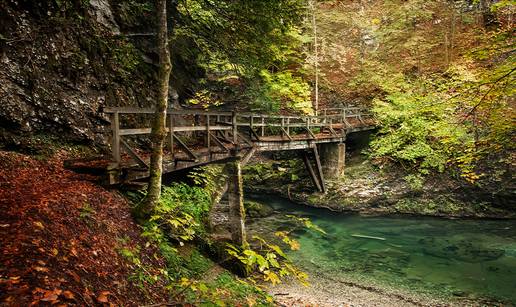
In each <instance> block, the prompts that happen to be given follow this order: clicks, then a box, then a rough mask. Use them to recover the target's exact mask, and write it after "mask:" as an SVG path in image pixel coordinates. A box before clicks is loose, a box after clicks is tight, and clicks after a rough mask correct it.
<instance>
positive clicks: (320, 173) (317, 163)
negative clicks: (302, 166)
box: [313, 144, 326, 193]
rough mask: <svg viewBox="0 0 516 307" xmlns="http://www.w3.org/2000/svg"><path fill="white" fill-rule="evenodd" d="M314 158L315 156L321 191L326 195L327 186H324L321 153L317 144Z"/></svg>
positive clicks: (314, 145) (314, 147)
mask: <svg viewBox="0 0 516 307" xmlns="http://www.w3.org/2000/svg"><path fill="white" fill-rule="evenodd" d="M313 150H314V156H315V166H316V168H317V176H318V177H319V182H320V183H321V190H322V192H323V193H326V185H325V184H324V175H323V171H322V165H321V160H320V159H319V151H318V150H317V144H313Z"/></svg>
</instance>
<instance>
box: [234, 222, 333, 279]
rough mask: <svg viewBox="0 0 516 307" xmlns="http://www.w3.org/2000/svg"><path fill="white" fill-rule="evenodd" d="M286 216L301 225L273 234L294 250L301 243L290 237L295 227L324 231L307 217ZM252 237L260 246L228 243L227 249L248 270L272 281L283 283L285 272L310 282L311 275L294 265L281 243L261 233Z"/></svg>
mask: <svg viewBox="0 0 516 307" xmlns="http://www.w3.org/2000/svg"><path fill="white" fill-rule="evenodd" d="M287 217H289V218H291V219H292V220H293V221H294V222H295V224H296V225H298V226H297V227H296V228H294V229H292V230H290V231H277V232H276V233H275V234H274V235H275V237H276V238H277V239H278V240H279V241H280V242H282V243H283V244H284V245H286V246H288V247H289V248H290V249H291V250H293V251H295V250H299V249H300V247H301V246H300V244H299V242H298V241H297V240H295V239H293V238H291V237H290V234H291V233H292V231H294V230H296V229H298V228H300V227H301V228H307V229H309V230H314V231H317V232H320V233H325V232H324V230H323V229H321V228H320V227H318V226H317V225H315V224H313V223H312V222H311V221H310V219H308V218H302V217H297V216H293V215H287ZM252 240H253V241H254V243H256V244H253V243H252V242H250V243H251V246H257V247H254V248H250V247H249V246H243V247H237V246H234V245H232V244H228V248H227V249H226V250H227V252H228V253H229V255H231V256H233V257H235V258H236V259H238V261H240V262H241V263H242V264H244V266H245V268H246V270H247V272H248V273H249V274H251V273H254V274H255V276H256V275H257V276H259V277H260V278H261V279H262V280H263V281H266V282H270V283H272V284H278V283H280V282H281V279H282V278H284V277H285V276H292V277H294V278H295V279H296V280H298V281H299V282H301V283H302V284H303V285H307V284H308V282H307V278H308V275H307V274H306V273H304V272H302V271H301V270H300V269H299V268H297V267H296V266H295V264H294V263H293V262H292V260H291V259H290V258H289V257H288V256H287V254H286V253H285V252H284V251H283V250H282V248H281V247H280V246H279V245H277V244H274V243H272V242H268V241H266V240H265V239H264V238H262V237H260V236H253V237H252Z"/></svg>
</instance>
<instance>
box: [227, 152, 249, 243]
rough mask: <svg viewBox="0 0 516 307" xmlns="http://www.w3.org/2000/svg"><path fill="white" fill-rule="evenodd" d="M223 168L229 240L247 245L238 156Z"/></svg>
mask: <svg viewBox="0 0 516 307" xmlns="http://www.w3.org/2000/svg"><path fill="white" fill-rule="evenodd" d="M225 169H226V171H227V175H228V201H229V224H230V225H229V227H230V232H231V240H232V241H233V242H234V243H236V244H240V245H242V246H243V245H247V240H246V233H245V224H244V222H245V209H244V192H243V187H242V167H241V162H240V158H238V157H237V158H236V159H235V160H234V161H231V162H229V163H228V164H227V165H226V167H225Z"/></svg>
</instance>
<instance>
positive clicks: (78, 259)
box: [0, 151, 166, 306]
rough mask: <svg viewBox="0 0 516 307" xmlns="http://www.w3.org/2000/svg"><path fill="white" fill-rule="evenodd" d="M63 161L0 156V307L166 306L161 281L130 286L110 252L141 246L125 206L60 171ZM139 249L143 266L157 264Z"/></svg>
mask: <svg viewBox="0 0 516 307" xmlns="http://www.w3.org/2000/svg"><path fill="white" fill-rule="evenodd" d="M62 160H63V159H62V158H60V157H59V155H56V156H55V157H54V158H52V159H50V160H49V161H38V160H35V159H33V158H31V157H29V156H25V155H21V154H17V153H12V152H4V151H0V249H1V253H0V260H1V262H0V263H1V266H0V305H2V306H29V305H38V306H39V305H48V306H50V305H81V306H85V305H86V306H88V305H89V306H102V305H104V306H121V305H124V306H133V305H141V304H145V303H151V302H160V301H161V302H162V301H166V292H165V290H164V288H163V285H162V284H160V282H158V283H156V284H153V285H146V287H145V288H146V290H142V289H141V288H139V287H137V286H135V285H134V284H132V282H130V281H129V277H130V276H131V274H132V273H133V270H132V267H131V264H130V263H129V261H128V260H126V259H125V258H124V257H122V256H121V255H120V254H119V253H118V252H117V248H119V247H121V246H122V245H121V243H120V242H121V241H120V239H121V238H126V241H128V242H129V243H126V244H129V245H131V246H135V245H136V244H138V245H139V246H144V245H145V244H144V242H143V240H142V239H141V238H140V236H139V233H140V229H139V227H138V226H137V225H136V224H135V223H134V222H133V219H132V217H131V214H130V208H129V204H128V203H127V201H126V200H125V199H124V198H123V197H122V196H121V195H119V194H118V193H116V192H111V191H108V190H106V189H104V188H102V187H100V186H98V185H95V184H94V183H92V182H89V181H87V180H85V177H83V176H82V175H79V174H76V173H73V172H72V171H68V170H65V169H63V166H62V165H63V163H62ZM85 208H86V209H85ZM91 209H93V210H91ZM127 238H128V239H129V240H127ZM142 250H143V251H142V253H144V254H145V253H146V255H143V257H141V258H143V259H144V260H143V261H144V264H145V265H148V267H150V268H157V267H160V266H162V265H163V260H162V259H158V260H156V257H155V256H152V255H153V254H154V252H155V251H152V250H145V249H142ZM145 262H147V263H145Z"/></svg>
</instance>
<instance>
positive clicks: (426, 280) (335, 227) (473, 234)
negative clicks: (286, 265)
mask: <svg viewBox="0 0 516 307" xmlns="http://www.w3.org/2000/svg"><path fill="white" fill-rule="evenodd" d="M252 199H253V200H257V201H260V202H262V203H265V204H268V205H270V206H272V207H274V208H275V209H276V210H278V211H280V213H278V214H275V215H273V216H271V217H268V218H264V219H259V220H256V221H253V222H251V223H249V228H250V232H251V233H253V232H259V233H260V234H261V235H264V234H265V233H272V232H274V231H275V230H278V229H282V228H283V227H285V225H288V224H289V221H288V218H286V217H284V215H285V214H287V213H288V214H296V215H300V216H308V217H310V218H311V219H312V221H313V222H314V223H315V224H317V225H319V226H320V227H322V228H323V229H324V230H325V231H326V232H327V235H323V234H318V233H314V232H313V231H308V232H305V231H298V232H296V233H295V236H296V237H297V239H298V240H299V242H300V243H301V250H300V251H297V252H292V253H291V256H292V257H293V258H294V260H296V262H297V263H299V265H300V266H301V267H302V268H303V269H305V270H306V271H308V272H317V273H318V274H326V275H327V276H331V277H338V278H341V279H343V280H353V281H358V282H359V283H360V282H364V283H368V284H371V283H373V284H375V285H379V286H388V287H390V288H398V289H403V290H408V291H410V292H415V293H425V294H432V295H436V296H439V297H447V296H449V297H453V296H454V297H468V298H473V299H475V298H478V299H480V298H482V299H489V300H492V301H498V302H505V303H508V304H511V305H512V304H516V221H514V220H511V221H503V220H449V219H438V218H427V217H408V216H387V217H386V216H384V217H366V216H359V215H349V214H339V213H332V212H329V211H327V210H324V209H315V208H308V207H305V206H301V205H297V204H294V203H292V202H289V201H287V200H284V199H281V198H275V197H270V196H253V197H252ZM359 236H372V237H378V238H383V239H384V240H380V239H378V238H377V239H373V238H364V237H359Z"/></svg>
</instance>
